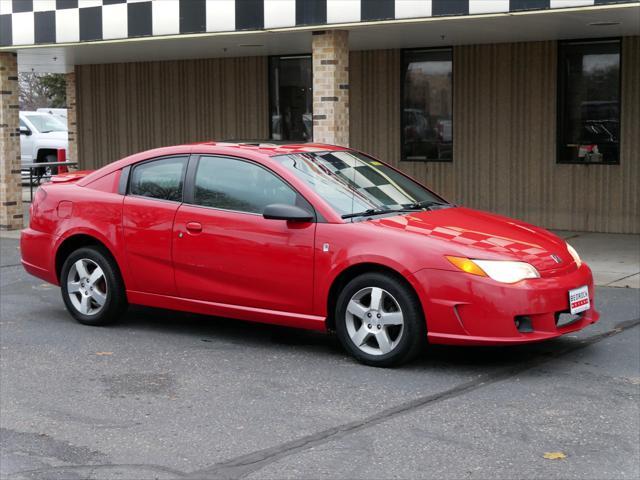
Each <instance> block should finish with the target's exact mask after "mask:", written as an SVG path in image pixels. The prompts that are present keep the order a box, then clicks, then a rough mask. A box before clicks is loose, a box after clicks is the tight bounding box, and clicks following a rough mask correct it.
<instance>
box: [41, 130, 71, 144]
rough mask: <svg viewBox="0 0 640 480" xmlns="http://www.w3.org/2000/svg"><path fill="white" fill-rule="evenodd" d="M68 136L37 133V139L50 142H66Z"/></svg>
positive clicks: (61, 133) (57, 133) (65, 134)
mask: <svg viewBox="0 0 640 480" xmlns="http://www.w3.org/2000/svg"><path fill="white" fill-rule="evenodd" d="M68 136H69V134H68V133H67V132H47V133H39V134H38V138H39V139H50V140H60V141H64V142H66V141H67V139H68Z"/></svg>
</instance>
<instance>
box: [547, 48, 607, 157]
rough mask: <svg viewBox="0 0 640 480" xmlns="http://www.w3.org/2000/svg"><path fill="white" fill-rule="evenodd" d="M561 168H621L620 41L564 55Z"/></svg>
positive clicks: (564, 50)
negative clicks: (580, 165)
mask: <svg viewBox="0 0 640 480" xmlns="http://www.w3.org/2000/svg"><path fill="white" fill-rule="evenodd" d="M558 53H559V55H558V58H559V66H558V68H559V74H560V78H559V80H560V85H559V88H558V162H559V163H619V146H620V41H618V40H605V41H593V42H564V43H561V44H560V50H559V52H558Z"/></svg>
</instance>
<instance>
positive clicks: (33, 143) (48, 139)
mask: <svg viewBox="0 0 640 480" xmlns="http://www.w3.org/2000/svg"><path fill="white" fill-rule="evenodd" d="M68 144H69V142H68V130H67V125H66V121H64V120H62V119H61V118H59V117H57V116H55V115H52V114H50V113H46V112H20V158H21V160H22V164H28V163H46V164H52V163H56V162H57V161H58V156H59V151H60V150H64V151H65V155H66V151H67V148H68ZM56 173H57V169H56V168H55V167H53V166H51V165H48V166H47V167H45V168H42V169H38V170H36V172H35V174H36V177H37V178H39V177H41V176H43V175H51V174H53V175H55V174H56Z"/></svg>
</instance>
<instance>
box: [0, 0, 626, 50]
mask: <svg viewBox="0 0 640 480" xmlns="http://www.w3.org/2000/svg"><path fill="white" fill-rule="evenodd" d="M634 1H637V0H0V47H2V46H4V47H7V46H24V45H37V44H43V45H44V44H57V43H73V42H82V41H87V42H88V41H96V40H112V39H122V38H133V37H145V36H154V35H175V34H181V33H182V34H183V33H203V32H224V31H235V30H262V29H270V28H281V27H293V26H300V25H330V24H337V23H351V22H366V21H375V20H394V19H405V18H422V17H432V16H451V15H477V14H483V13H500V12H513V11H519V10H538V9H548V8H565V7H581V6H590V5H599V4H608V3H633V2H634Z"/></svg>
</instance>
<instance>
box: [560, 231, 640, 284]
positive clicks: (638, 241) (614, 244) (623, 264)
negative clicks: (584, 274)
mask: <svg viewBox="0 0 640 480" xmlns="http://www.w3.org/2000/svg"><path fill="white" fill-rule="evenodd" d="M555 233H556V234H558V235H559V236H561V237H562V238H564V239H565V240H567V241H568V242H569V243H570V244H571V245H573V247H574V248H575V249H576V250H577V251H578V253H579V254H580V257H581V258H582V259H583V260H584V261H585V262H587V263H588V264H589V266H590V267H591V270H592V271H593V276H594V279H595V283H596V285H598V286H601V287H605V286H606V287H623V288H625V287H626V288H640V235H625V234H617V233H589V232H567V231H555Z"/></svg>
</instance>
